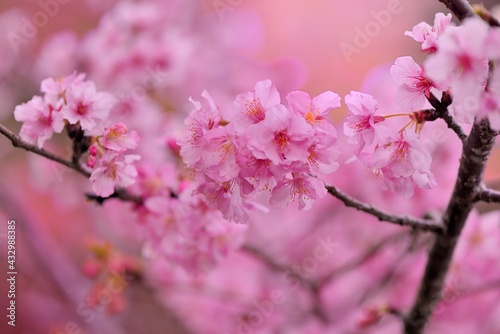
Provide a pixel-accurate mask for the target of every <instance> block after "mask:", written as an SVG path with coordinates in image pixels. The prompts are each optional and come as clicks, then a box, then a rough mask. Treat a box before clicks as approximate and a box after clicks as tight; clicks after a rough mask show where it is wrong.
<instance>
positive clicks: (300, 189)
mask: <svg viewBox="0 0 500 334" xmlns="http://www.w3.org/2000/svg"><path fill="white" fill-rule="evenodd" d="M326 194H327V191H326V188H325V184H324V183H323V181H321V180H319V179H317V178H315V177H311V176H309V175H307V174H298V173H292V179H285V180H283V181H282V182H280V183H279V184H278V185H277V186H276V187H275V188H274V189H273V191H272V194H271V199H270V201H269V202H270V204H271V205H272V206H273V207H275V208H284V207H286V206H288V203H289V201H290V200H292V201H294V202H295V201H297V202H298V204H299V210H309V209H310V208H311V206H312V203H313V202H314V201H315V200H317V199H321V198H323V197H325V196H326Z"/></svg>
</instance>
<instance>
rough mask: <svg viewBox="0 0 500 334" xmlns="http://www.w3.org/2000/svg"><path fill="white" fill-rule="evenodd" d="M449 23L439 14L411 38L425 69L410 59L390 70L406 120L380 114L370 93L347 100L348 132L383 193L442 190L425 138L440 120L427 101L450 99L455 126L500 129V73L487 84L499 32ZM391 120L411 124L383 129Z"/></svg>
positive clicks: (476, 22)
mask: <svg viewBox="0 0 500 334" xmlns="http://www.w3.org/2000/svg"><path fill="white" fill-rule="evenodd" d="M450 22H451V15H449V14H448V15H444V14H442V13H438V14H436V17H435V22H434V25H433V26H430V25H429V24H427V23H420V24H418V25H416V26H415V27H414V28H413V30H412V31H408V32H406V34H407V35H408V36H410V37H412V38H413V39H414V40H415V41H417V42H419V43H421V44H422V50H423V51H424V52H427V53H429V54H430V55H429V56H428V58H427V59H426V61H425V63H424V66H421V65H419V64H418V63H417V62H416V61H415V60H414V59H413V58H412V57H409V56H405V57H399V58H397V59H396V61H395V63H394V65H393V66H392V67H391V75H392V78H393V79H394V81H395V82H396V83H397V84H398V86H399V89H398V91H397V94H396V98H397V101H398V103H399V108H400V111H401V113H398V114H390V115H383V114H377V110H378V103H377V101H376V100H375V99H374V98H373V97H372V96H370V95H368V94H363V93H360V92H351V93H350V94H349V95H347V96H346V98H345V103H346V105H347V106H348V108H349V111H350V113H349V115H348V116H347V119H346V122H345V124H344V133H345V134H346V135H347V136H348V137H349V142H351V143H352V144H353V145H354V153H355V156H356V157H357V158H358V160H359V161H361V162H362V163H363V164H364V165H365V166H366V167H367V168H368V169H369V170H371V171H372V172H373V173H374V174H375V175H377V176H378V177H380V179H381V181H382V187H383V188H384V189H391V190H392V191H394V192H396V193H398V194H400V195H403V196H405V197H410V196H412V195H413V193H414V187H415V186H418V187H420V188H424V189H430V188H433V187H434V186H435V185H436V181H435V179H434V176H433V174H432V173H431V171H430V165H431V161H432V158H431V155H430V153H429V152H428V150H427V148H426V147H425V146H424V145H423V144H422V141H421V140H420V139H419V135H420V132H421V131H422V128H423V126H424V124H425V122H426V121H429V120H434V119H436V118H437V117H436V115H435V112H436V111H435V110H432V106H431V104H430V103H429V99H431V98H434V99H439V98H441V99H442V102H443V101H444V99H447V100H450V101H451V105H450V106H449V110H450V112H451V113H452V114H453V116H454V117H455V120H456V121H457V122H466V123H471V122H472V120H473V119H474V118H475V117H480V118H487V119H488V120H489V121H490V127H491V128H492V129H493V130H497V131H498V130H500V71H499V70H498V69H497V70H495V71H494V72H493V74H492V77H491V78H490V82H487V81H488V61H497V60H499V59H500V51H499V50H500V29H499V28H490V27H489V26H488V25H487V24H486V23H485V22H484V21H482V20H481V19H479V18H470V19H467V20H465V22H464V24H463V25H461V26H459V27H456V26H453V25H452V24H451V23H450ZM393 116H406V117H409V119H410V120H409V123H408V124H406V125H405V126H404V127H403V128H400V129H395V126H394V125H390V126H388V125H387V122H384V121H385V120H386V119H387V118H389V117H393ZM396 126H397V123H396ZM398 130H399V131H398Z"/></svg>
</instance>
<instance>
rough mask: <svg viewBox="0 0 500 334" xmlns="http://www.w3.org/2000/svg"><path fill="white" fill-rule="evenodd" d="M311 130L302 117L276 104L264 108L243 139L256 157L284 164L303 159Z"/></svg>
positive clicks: (304, 158) (305, 155)
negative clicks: (266, 110)
mask: <svg viewBox="0 0 500 334" xmlns="http://www.w3.org/2000/svg"><path fill="white" fill-rule="evenodd" d="M313 133H314V132H313V129H312V127H311V126H310V125H309V124H308V123H307V122H306V121H305V119H304V118H303V117H300V116H297V115H295V114H293V113H291V112H290V111H289V110H288V109H287V108H286V107H285V106H283V105H278V106H275V107H272V108H270V109H269V110H268V112H267V115H266V118H265V120H264V121H262V122H260V123H258V124H254V125H252V126H250V127H249V129H248V131H247V141H248V145H249V148H250V150H251V151H252V154H253V155H254V156H255V157H256V158H258V159H269V160H271V161H272V162H273V163H274V164H277V165H280V164H285V165H286V164H290V163H292V162H294V161H302V162H306V161H307V158H308V156H309V152H308V143H309V138H310V137H311V136H312V135H313Z"/></svg>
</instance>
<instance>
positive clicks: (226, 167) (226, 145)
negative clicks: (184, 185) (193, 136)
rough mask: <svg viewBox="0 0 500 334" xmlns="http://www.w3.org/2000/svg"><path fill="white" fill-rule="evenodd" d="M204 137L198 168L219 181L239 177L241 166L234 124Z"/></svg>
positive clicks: (217, 129)
mask: <svg viewBox="0 0 500 334" xmlns="http://www.w3.org/2000/svg"><path fill="white" fill-rule="evenodd" d="M204 139H205V140H204V143H203V146H202V158H201V161H200V162H201V163H199V164H197V165H196V168H198V169H202V170H203V172H204V173H205V174H206V175H207V176H209V177H210V178H212V179H214V180H217V181H219V182H223V181H228V180H231V179H234V178H235V177H237V176H238V173H239V170H240V168H239V166H238V163H237V161H236V159H237V153H238V148H237V145H236V137H235V133H234V129H233V127H232V124H229V125H226V126H224V127H219V128H216V129H213V130H211V131H209V132H208V133H207V134H206V136H205V138H204Z"/></svg>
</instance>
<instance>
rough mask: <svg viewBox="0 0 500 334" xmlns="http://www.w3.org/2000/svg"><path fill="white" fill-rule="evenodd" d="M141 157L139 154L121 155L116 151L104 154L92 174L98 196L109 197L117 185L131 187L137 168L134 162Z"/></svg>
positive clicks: (93, 184)
mask: <svg viewBox="0 0 500 334" xmlns="http://www.w3.org/2000/svg"><path fill="white" fill-rule="evenodd" d="M139 159H140V156H138V155H121V154H119V153H116V152H108V153H107V154H105V155H104V156H102V157H101V158H100V159H99V161H98V163H97V168H96V169H94V171H93V172H92V175H91V176H90V181H91V182H92V189H93V190H94V192H95V193H96V194H97V195H98V196H101V197H108V196H110V195H111V194H112V193H113V192H114V188H115V187H129V186H131V185H132V184H134V183H135V179H136V177H137V170H136V168H135V166H134V165H133V162H134V161H137V160H139Z"/></svg>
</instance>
